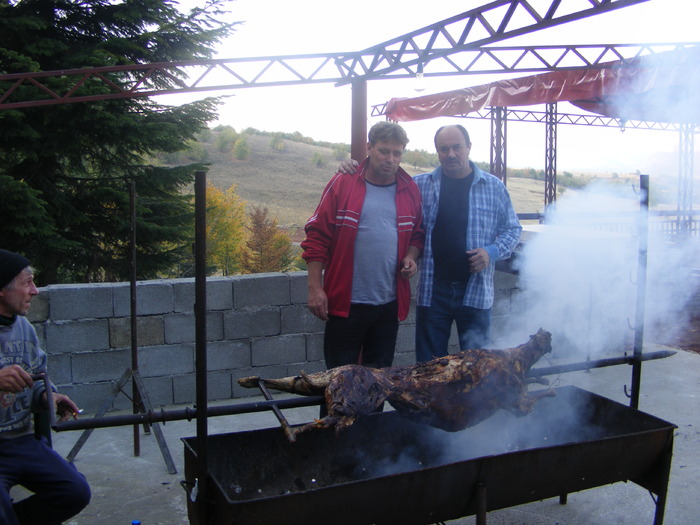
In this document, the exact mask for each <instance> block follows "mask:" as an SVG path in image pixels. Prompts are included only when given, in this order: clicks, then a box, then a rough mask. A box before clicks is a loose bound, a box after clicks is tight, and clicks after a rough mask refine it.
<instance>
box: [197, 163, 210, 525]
mask: <svg viewBox="0 0 700 525" xmlns="http://www.w3.org/2000/svg"><path fill="white" fill-rule="evenodd" d="M194 201H195V204H194V206H195V225H194V272H195V292H194V295H195V300H194V318H195V372H196V375H195V377H196V382H197V387H196V388H197V395H196V403H197V492H196V494H195V501H196V504H197V516H198V517H199V525H206V524H207V523H209V521H208V520H209V508H208V507H209V504H208V494H207V492H208V480H209V464H208V455H207V440H208V434H209V429H208V427H207V325H206V313H207V241H206V239H207V174H206V172H204V171H198V172H196V173H195V179H194Z"/></svg>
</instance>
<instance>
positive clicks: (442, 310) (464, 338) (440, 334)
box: [416, 279, 491, 363]
mask: <svg viewBox="0 0 700 525" xmlns="http://www.w3.org/2000/svg"><path fill="white" fill-rule="evenodd" d="M466 286H467V285H466V283H455V282H449V281H441V280H438V279H435V281H434V282H433V297H432V299H431V306H418V307H417V308H416V361H418V362H419V363H423V362H425V361H430V360H431V359H435V358H436V357H442V356H445V355H447V353H448V352H447V346H448V344H449V339H450V330H451V329H452V322H453V321H454V322H455V323H457V334H458V335H459V349H460V350H469V349H471V348H485V347H486V345H487V344H488V342H489V339H490V337H491V309H490V308H489V309H486V310H483V309H480V308H471V307H469V306H463V305H462V300H463V299H464V290H465V288H466Z"/></svg>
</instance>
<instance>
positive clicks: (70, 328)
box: [46, 319, 109, 354]
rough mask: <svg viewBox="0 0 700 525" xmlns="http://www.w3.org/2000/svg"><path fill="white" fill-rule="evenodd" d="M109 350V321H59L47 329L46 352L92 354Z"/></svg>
mask: <svg viewBox="0 0 700 525" xmlns="http://www.w3.org/2000/svg"><path fill="white" fill-rule="evenodd" d="M107 348H109V321H108V320H107V319H95V320H88V321H59V322H56V323H50V324H49V325H47V327H46V351H47V352H50V353H52V354H59V353H62V352H92V351H95V350H104V349H107Z"/></svg>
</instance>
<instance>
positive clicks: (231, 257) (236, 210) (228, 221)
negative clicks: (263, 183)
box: [207, 183, 248, 275]
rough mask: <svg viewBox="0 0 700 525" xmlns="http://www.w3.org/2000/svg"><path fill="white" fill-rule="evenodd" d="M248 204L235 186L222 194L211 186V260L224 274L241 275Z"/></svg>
mask: <svg viewBox="0 0 700 525" xmlns="http://www.w3.org/2000/svg"><path fill="white" fill-rule="evenodd" d="M247 235H248V232H247V230H246V213H245V201H244V200H243V199H241V197H240V195H238V194H237V193H236V186H235V185H232V186H231V187H229V189H227V190H226V191H222V190H220V189H218V188H217V187H216V186H214V185H213V184H212V183H208V184H207V261H208V262H209V264H212V265H214V266H216V269H217V270H218V271H220V272H221V273H222V274H223V275H232V274H235V273H240V271H241V268H242V261H243V260H244V259H245V255H244V251H245V249H246V240H247Z"/></svg>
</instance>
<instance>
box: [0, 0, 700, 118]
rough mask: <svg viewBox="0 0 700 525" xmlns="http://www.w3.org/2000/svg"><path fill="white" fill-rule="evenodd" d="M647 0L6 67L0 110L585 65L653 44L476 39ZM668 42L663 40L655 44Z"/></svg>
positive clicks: (501, 4) (510, 5) (519, 4)
mask: <svg viewBox="0 0 700 525" xmlns="http://www.w3.org/2000/svg"><path fill="white" fill-rule="evenodd" d="M646 1H648V0H588V4H590V7H586V8H585V9H584V8H580V9H579V10H578V11H576V10H574V11H565V9H567V8H568V9H571V7H570V6H568V7H562V4H566V3H565V2H561V1H560V0H549V2H548V3H546V4H547V5H546V7H539V8H536V7H534V6H532V5H531V2H530V1H527V0H495V1H493V2H490V3H489V4H488V5H485V6H480V7H477V8H475V9H472V10H470V11H467V12H465V13H462V14H461V15H457V16H454V17H451V18H448V19H446V20H443V21H441V22H438V23H435V24H432V25H430V26H427V27H425V28H423V29H419V30H416V31H413V32H411V33H408V34H406V35H403V36H400V37H397V38H394V39H392V40H389V41H387V42H385V43H382V44H379V45H376V46H373V47H371V48H368V49H366V50H364V51H359V52H350V53H323V54H310V55H289V56H276V57H248V58H233V59H221V60H201V61H190V62H166V63H153V64H134V65H123V66H111V67H97V68H81V69H71V70H60V71H40V72H28V73H14V74H5V75H0V109H16V108H23V107H34V106H44V105H53V104H64V103H68V102H87V101H96V100H105V99H115V98H116V99H118V98H122V99H123V98H136V97H148V96H153V95H162V94H170V93H188V92H202V91H220V90H228V89H237V88H247V87H264V86H283V85H295V84H313V83H324V82H333V83H336V84H347V83H350V82H353V81H356V80H359V79H361V80H369V79H378V78H383V79H386V78H407V77H412V76H414V75H415V73H416V71H417V70H418V67H419V66H420V67H421V68H422V69H423V71H424V74H425V75H426V76H448V75H464V74H467V73H489V72H492V73H503V72H508V71H523V72H525V71H551V70H553V69H564V68H566V69H569V68H574V67H592V66H595V65H599V64H602V63H603V62H605V61H609V60H619V59H622V58H633V57H635V56H639V55H644V54H648V53H650V52H651V53H654V52H656V51H655V50H654V47H655V46H653V45H652V46H647V45H632V46H630V45H624V46H623V45H607V44H605V45H598V46H558V47H557V46H540V47H520V48H518V47H506V48H484V46H487V45H489V44H493V43H496V42H500V41H503V40H507V39H509V38H512V37H515V36H520V35H523V34H527V33H532V32H536V31H539V30H542V29H546V28H548V27H553V26H556V25H560V24H564V23H567V22H570V21H573V20H579V19H583V18H587V17H590V16H593V15H597V14H600V13H604V12H607V11H611V10H615V9H619V8H622V7H626V6H629V5H634V4H639V3H642V2H646ZM583 5H585V4H583ZM574 9H575V8H574ZM677 45H680V46H684V45H686V44H677ZM673 46H675V45H674V44H664V45H663V50H664V51H667V50H669V49H670V48H673ZM659 50H660V49H659Z"/></svg>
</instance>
